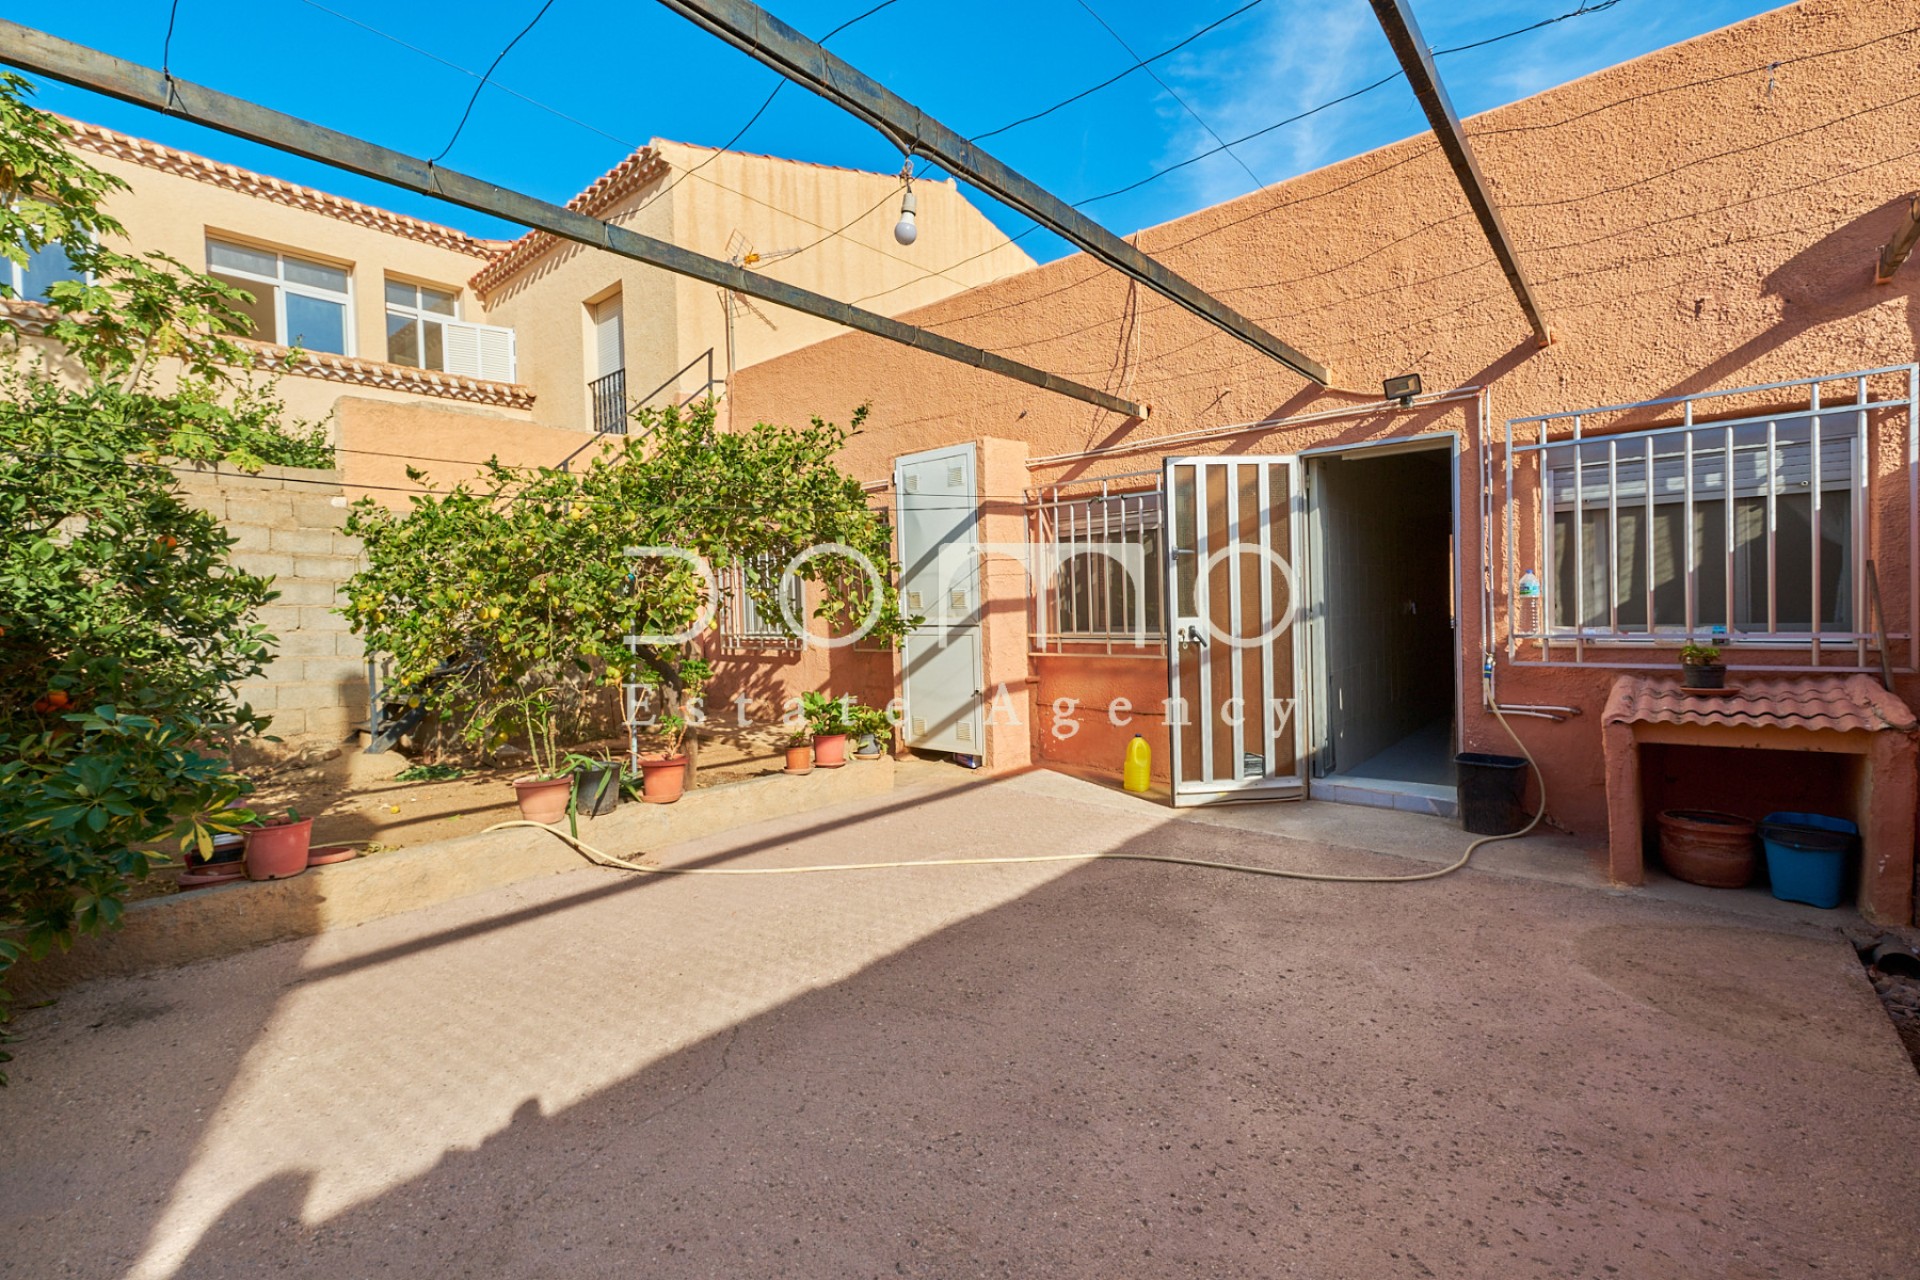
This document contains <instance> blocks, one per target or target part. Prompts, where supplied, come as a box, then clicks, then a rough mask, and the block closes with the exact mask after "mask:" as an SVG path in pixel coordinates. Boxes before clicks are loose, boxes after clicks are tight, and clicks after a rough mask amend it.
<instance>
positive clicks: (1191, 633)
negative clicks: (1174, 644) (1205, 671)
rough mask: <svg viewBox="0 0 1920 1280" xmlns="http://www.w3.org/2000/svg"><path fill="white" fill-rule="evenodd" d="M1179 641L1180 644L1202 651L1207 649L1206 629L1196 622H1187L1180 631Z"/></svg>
mask: <svg viewBox="0 0 1920 1280" xmlns="http://www.w3.org/2000/svg"><path fill="white" fill-rule="evenodd" d="M1179 641H1180V643H1181V644H1190V645H1194V646H1196V647H1198V648H1201V649H1204V648H1206V647H1207V632H1206V628H1204V627H1202V626H1201V625H1200V624H1199V623H1197V622H1189V623H1188V624H1187V625H1186V626H1185V627H1182V628H1181V629H1180V634H1179Z"/></svg>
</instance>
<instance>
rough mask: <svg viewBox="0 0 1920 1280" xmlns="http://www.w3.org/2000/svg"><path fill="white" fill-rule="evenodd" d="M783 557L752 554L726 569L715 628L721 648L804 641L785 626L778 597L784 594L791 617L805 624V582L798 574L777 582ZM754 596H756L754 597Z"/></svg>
mask: <svg viewBox="0 0 1920 1280" xmlns="http://www.w3.org/2000/svg"><path fill="white" fill-rule="evenodd" d="M786 563H787V562H786V560H785V558H783V557H781V556H771V555H769V556H754V557H751V558H750V559H748V560H747V561H746V562H745V563H743V564H736V565H733V566H732V567H731V568H729V569H728V570H727V571H726V572H725V574H724V575H723V576H722V581H721V586H720V610H719V619H718V621H719V628H720V631H719V633H720V643H721V645H722V647H725V648H732V649H797V648H799V647H801V645H802V644H803V643H804V642H803V641H802V639H801V637H799V636H797V635H795V634H794V633H793V632H792V630H790V629H789V628H788V626H787V621H786V619H785V618H784V617H782V616H781V611H780V606H779V604H778V603H777V601H778V600H780V599H781V598H782V596H784V598H785V600H786V605H787V608H788V610H789V611H791V612H792V614H793V616H794V618H796V619H797V620H799V621H800V622H801V623H802V625H804V624H805V622H806V618H807V613H806V607H807V594H806V583H805V582H803V581H802V580H801V579H800V578H799V577H798V576H793V577H789V578H787V579H786V581H785V582H784V583H783V582H782V581H781V573H782V570H784V569H785V567H786ZM756 597H757V598H756Z"/></svg>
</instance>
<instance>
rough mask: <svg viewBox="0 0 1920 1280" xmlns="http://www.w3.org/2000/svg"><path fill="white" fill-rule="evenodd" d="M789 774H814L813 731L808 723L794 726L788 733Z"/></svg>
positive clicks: (787, 768) (786, 770)
mask: <svg viewBox="0 0 1920 1280" xmlns="http://www.w3.org/2000/svg"><path fill="white" fill-rule="evenodd" d="M785 772H787V773H812V772H813V731H812V730H811V729H809V728H807V723H806V721H804V720H803V721H801V722H800V723H799V724H797V725H794V726H793V728H792V729H791V730H789V731H788V733H787V767H786V769H785Z"/></svg>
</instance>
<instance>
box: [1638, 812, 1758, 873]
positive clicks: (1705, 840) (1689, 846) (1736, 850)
mask: <svg viewBox="0 0 1920 1280" xmlns="http://www.w3.org/2000/svg"><path fill="white" fill-rule="evenodd" d="M1757 829H1758V828H1757V827H1756V825H1755V824H1754V823H1752V822H1749V821H1748V820H1747V819H1745V818H1742V817H1738V816H1737V815H1735V814H1731V813H1715V812H1713V811H1712V810H1710V809H1667V810H1665V811H1663V812H1662V813H1661V814H1660V861H1661V862H1663V863H1665V864H1666V868H1667V871H1668V873H1669V874H1671V875H1672V876H1674V877H1675V878H1676V879H1680V880H1685V881H1686V882H1687V883H1688V884H1700V885H1705V886H1707V887H1708V888H1710V889H1739V888H1742V887H1744V886H1745V885H1746V884H1747V882H1748V881H1750V880H1752V879H1753V863H1754V851H1753V844H1754V840H1753V838H1754V833H1755V831H1756V830H1757Z"/></svg>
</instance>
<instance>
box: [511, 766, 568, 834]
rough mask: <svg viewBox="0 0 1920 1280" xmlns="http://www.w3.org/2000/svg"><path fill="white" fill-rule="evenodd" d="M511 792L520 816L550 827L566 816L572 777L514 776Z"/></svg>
mask: <svg viewBox="0 0 1920 1280" xmlns="http://www.w3.org/2000/svg"><path fill="white" fill-rule="evenodd" d="M513 794H514V798H515V799H516V800H518V801H519V802H520V816H521V817H523V818H525V819H526V820H527V821H528V822H538V823H541V824H542V825H544V826H549V827H550V826H552V825H553V824H554V823H556V822H558V821H560V819H562V818H564V817H566V816H567V801H568V800H570V799H571V798H572V797H573V778H572V777H571V776H567V777H560V778H534V777H526V778H515V779H514V780H513Z"/></svg>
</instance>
